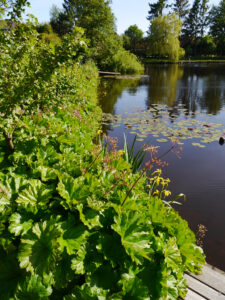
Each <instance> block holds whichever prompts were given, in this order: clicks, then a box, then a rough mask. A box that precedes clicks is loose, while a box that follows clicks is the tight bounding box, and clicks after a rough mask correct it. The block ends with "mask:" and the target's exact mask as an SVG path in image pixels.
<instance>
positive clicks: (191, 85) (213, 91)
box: [177, 64, 225, 115]
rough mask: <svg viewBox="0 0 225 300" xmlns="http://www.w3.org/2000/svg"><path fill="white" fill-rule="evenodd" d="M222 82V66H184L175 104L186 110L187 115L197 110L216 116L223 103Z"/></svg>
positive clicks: (223, 88)
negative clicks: (181, 105)
mask: <svg viewBox="0 0 225 300" xmlns="http://www.w3.org/2000/svg"><path fill="white" fill-rule="evenodd" d="M224 80H225V72H224V66H223V65H215V64H211V65H207V66H205V65H197V66H195V65H194V66H193V65H187V66H184V75H183V77H182V79H181V80H180V82H179V95H178V99H177V102H178V103H182V104H183V105H184V106H185V107H186V108H187V109H188V114H190V113H192V115H193V113H194V114H195V112H196V111H197V110H205V111H206V112H207V113H208V114H217V113H218V112H219V111H220V110H221V108H222V107H223V105H224V103H225V97H224V96H225V85H224Z"/></svg>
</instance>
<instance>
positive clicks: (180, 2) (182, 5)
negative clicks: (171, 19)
mask: <svg viewBox="0 0 225 300" xmlns="http://www.w3.org/2000/svg"><path fill="white" fill-rule="evenodd" d="M173 8H174V12H175V13H176V14H178V16H179V18H180V19H181V20H183V19H184V18H185V17H186V15H187V14H188V11H189V1H188V0H175V3H174V4H173Z"/></svg>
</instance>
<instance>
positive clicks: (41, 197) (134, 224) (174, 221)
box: [0, 66, 204, 300]
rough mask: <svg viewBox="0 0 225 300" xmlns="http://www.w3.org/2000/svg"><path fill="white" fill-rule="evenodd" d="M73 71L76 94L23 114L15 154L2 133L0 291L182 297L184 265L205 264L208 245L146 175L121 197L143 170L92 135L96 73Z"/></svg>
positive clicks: (36, 294) (38, 294)
mask: <svg viewBox="0 0 225 300" xmlns="http://www.w3.org/2000/svg"><path fill="white" fill-rule="evenodd" d="M73 75H74V76H75V80H74V83H73V84H74V88H75V89H76V91H77V92H76V94H74V96H75V98H74V100H73V99H72V98H71V100H70V102H68V104H67V105H66V106H59V107H58V108H55V109H50V111H49V112H46V113H43V112H41V111H38V112H37V113H36V115H35V116H33V118H30V117H24V118H23V120H21V121H20V128H21V129H22V130H20V131H18V130H17V131H16V132H15V138H14V141H15V151H14V153H13V154H10V153H8V152H7V150H6V144H5V141H4V140H3V139H1V144H0V145H1V152H0V153H1V157H3V156H4V157H5V160H4V161H2V162H1V173H0V178H1V186H0V188H1V198H0V199H1V200H0V203H1V208H2V209H1V211H0V213H1V224H2V225H1V226H2V227H1V236H0V237H1V243H0V252H1V259H0V266H1V268H0V283H1V284H0V291H1V295H2V297H3V299H9V298H10V297H12V298H14V299H21V298H22V299H29V297H30V298H31V297H32V298H35V299H51V298H54V299H57V298H59V299H73V298H74V299H98V298H99V297H102V298H103V299H121V298H122V299H140V300H141V299H152V298H153V299H176V298H177V297H178V296H182V297H183V296H184V295H185V291H186V284H185V281H184V279H183V275H184V272H185V271H188V270H190V271H192V272H198V271H200V265H201V264H203V263H204V257H203V253H202V250H201V248H199V247H197V246H196V244H195V237H194V234H193V233H192V232H191V231H190V229H189V228H188V224H187V222H185V221H184V220H182V219H181V217H179V215H178V214H177V213H176V212H175V211H174V210H173V209H172V208H170V207H166V206H165V205H164V204H163V203H162V201H161V200H160V199H159V198H158V197H153V196H151V197H149V195H148V194H147V193H146V192H145V190H146V183H145V178H142V179H141V180H140V181H139V182H138V183H137V185H136V186H134V189H133V190H132V192H131V193H130V194H129V197H128V198H127V200H126V202H125V203H124V205H123V206H121V204H122V202H123V200H124V198H125V197H126V195H127V193H128V190H129V188H128V187H130V186H132V185H133V184H134V182H135V181H136V180H137V177H138V176H139V174H136V175H134V174H132V171H131V166H130V165H129V164H128V163H127V162H125V161H124V160H123V158H121V157H120V156H119V155H118V154H117V153H114V154H113V153H112V154H104V153H103V152H101V148H100V147H99V146H94V145H93V144H92V138H93V136H94V132H95V131H96V128H97V122H96V121H95V120H96V107H95V105H94V102H93V100H94V99H96V98H95V91H96V77H94V76H96V73H95V72H93V67H91V66H83V67H77V69H76V70H74V73H73ZM82 97H84V98H83V100H82ZM68 99H69V98H68ZM76 99H80V102H77V100H76ZM91 99H92V100H91ZM54 112H56V114H55V113H54ZM94 118H95V119H94ZM98 153H100V155H99V156H98ZM96 157H98V158H97V160H96ZM90 166H91V167H90ZM9 172H10V173H9ZM7 174H8V175H7ZM115 174H116V176H114V175H115ZM124 175H125V176H124Z"/></svg>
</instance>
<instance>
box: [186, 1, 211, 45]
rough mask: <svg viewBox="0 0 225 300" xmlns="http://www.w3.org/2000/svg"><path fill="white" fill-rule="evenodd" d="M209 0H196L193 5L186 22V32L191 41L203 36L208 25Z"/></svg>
mask: <svg viewBox="0 0 225 300" xmlns="http://www.w3.org/2000/svg"><path fill="white" fill-rule="evenodd" d="M208 10H209V7H208V0H194V2H193V6H192V8H191V9H190V12H189V14H188V16H187V18H186V20H185V22H184V34H185V36H186V38H188V40H189V41H193V40H195V39H196V38H197V37H198V36H201V37H203V35H204V33H205V29H206V27H207V25H208Z"/></svg>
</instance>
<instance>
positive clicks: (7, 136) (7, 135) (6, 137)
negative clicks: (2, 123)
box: [3, 132, 15, 152]
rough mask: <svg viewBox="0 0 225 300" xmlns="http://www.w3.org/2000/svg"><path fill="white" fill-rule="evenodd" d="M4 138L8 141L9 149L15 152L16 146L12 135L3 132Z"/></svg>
mask: <svg viewBox="0 0 225 300" xmlns="http://www.w3.org/2000/svg"><path fill="white" fill-rule="evenodd" d="M3 135H4V138H5V140H6V143H7V145H8V146H9V149H10V151H11V152H14V149H15V147H14V144H13V136H12V134H6V133H5V132H3Z"/></svg>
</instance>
